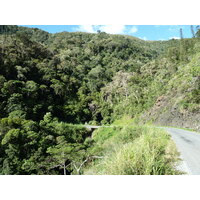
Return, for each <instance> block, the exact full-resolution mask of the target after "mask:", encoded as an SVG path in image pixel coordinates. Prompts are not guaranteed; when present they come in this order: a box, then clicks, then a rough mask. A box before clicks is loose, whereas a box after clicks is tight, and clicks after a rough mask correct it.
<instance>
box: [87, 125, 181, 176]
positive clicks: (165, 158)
mask: <svg viewBox="0 0 200 200" xmlns="http://www.w3.org/2000/svg"><path fill="white" fill-rule="evenodd" d="M117 124H119V123H117ZM120 125H121V124H120ZM93 139H94V141H95V147H94V149H93V150H94V151H93V153H95V148H96V153H97V152H98V155H99V158H98V159H96V160H93V161H92V162H90V163H89V164H88V165H87V166H86V167H85V169H84V174H97V175H170V174H180V173H181V172H179V171H178V170H176V165H177V163H178V152H177V150H176V147H175V144H174V143H173V142H172V140H171V139H170V136H169V135H168V134H167V133H166V132H165V131H164V130H161V129H158V128H155V127H151V126H147V125H144V126H137V125H132V126H124V127H123V128H122V127H120V126H118V127H109V128H101V129H99V130H97V131H95V133H94V135H93ZM98 147H99V148H98Z"/></svg>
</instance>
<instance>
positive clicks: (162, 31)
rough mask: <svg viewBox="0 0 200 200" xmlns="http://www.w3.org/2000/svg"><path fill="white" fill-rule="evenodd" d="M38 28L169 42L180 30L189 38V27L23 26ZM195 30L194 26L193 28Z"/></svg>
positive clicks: (48, 30)
mask: <svg viewBox="0 0 200 200" xmlns="http://www.w3.org/2000/svg"><path fill="white" fill-rule="evenodd" d="M23 26H26V27H33V28H39V29H42V30H44V31H47V32H49V33H58V32H62V31H67V32H77V31H82V32H88V33H96V32H97V30H100V31H103V32H106V33H110V34H123V35H131V36H135V37H138V38H140V39H143V40H169V39H172V38H174V39H180V28H182V30H183V37H184V38H191V37H192V34H191V27H190V25H23ZM194 28H195V26H194Z"/></svg>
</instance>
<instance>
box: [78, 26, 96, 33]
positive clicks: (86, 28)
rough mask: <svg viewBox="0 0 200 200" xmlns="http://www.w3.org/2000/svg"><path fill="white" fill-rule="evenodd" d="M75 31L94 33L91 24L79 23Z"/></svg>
mask: <svg viewBox="0 0 200 200" xmlns="http://www.w3.org/2000/svg"><path fill="white" fill-rule="evenodd" d="M76 31H81V32H89V33H96V31H95V30H94V26H93V25H80V26H79V27H78V28H77V29H76Z"/></svg>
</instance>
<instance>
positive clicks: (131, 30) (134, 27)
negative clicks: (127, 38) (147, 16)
mask: <svg viewBox="0 0 200 200" xmlns="http://www.w3.org/2000/svg"><path fill="white" fill-rule="evenodd" d="M137 31H138V29H137V27H136V26H133V27H132V28H131V29H130V30H129V33H136V32H137Z"/></svg>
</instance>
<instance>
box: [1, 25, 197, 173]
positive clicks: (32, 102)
mask: <svg viewBox="0 0 200 200" xmlns="http://www.w3.org/2000/svg"><path fill="white" fill-rule="evenodd" d="M199 45H200V41H199V38H193V39H183V40H169V41H143V40H140V39H138V38H134V37H130V36H122V35H110V34H106V33H104V32H101V33H98V34H88V33H82V32H76V33H69V32H62V33H57V34H49V33H47V32H45V31H42V30H39V29H30V28H25V27H19V26H1V28H0V53H1V55H0V102H1V103H0V118H1V120H0V140H1V145H0V155H1V156H0V173H1V174H62V173H66V174H73V173H80V167H81V166H82V163H83V162H84V161H85V160H87V159H88V158H90V159H92V158H93V157H92V156H95V155H94V152H93V148H92V149H91V147H92V145H94V141H93V140H92V139H91V138H90V134H91V133H90V132H88V130H86V129H85V128H83V127H79V126H78V127H77V126H72V125H69V123H74V124H78V123H80V124H82V123H93V124H110V123H113V122H114V121H115V120H117V119H120V118H122V116H124V115H128V116H130V117H132V118H135V119H136V118H137V119H140V121H148V120H151V121H153V122H157V123H162V124H164V125H179V126H180V124H179V123H178V122H177V123H174V124H173V122H174V120H175V121H176V119H178V118H180V120H184V119H185V118H186V117H187V116H192V117H191V118H190V120H189V121H188V123H187V127H190V128H197V129H198V128H199V127H198V126H197V124H198V119H199V104H200V102H199V96H200V93H199V92H200V88H199V85H200V82H199V80H200V79H199V77H200V71H199V69H200V66H199V51H200V49H199ZM174 105H176V106H174ZM164 108H167V111H169V110H170V112H169V113H168V114H165V113H164V112H165V109H164ZM171 110H172V112H171ZM174 110H176V115H175V116H174V120H171V121H170V119H172V115H173V113H175V112H173V111H174ZM163 113H164V114H163ZM182 113H187V114H182ZM180 116H181V117H182V118H181V117H180ZM193 119H195V120H196V122H195V123H192V120H193ZM181 126H184V124H183V125H181ZM90 149H91V151H90Z"/></svg>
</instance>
